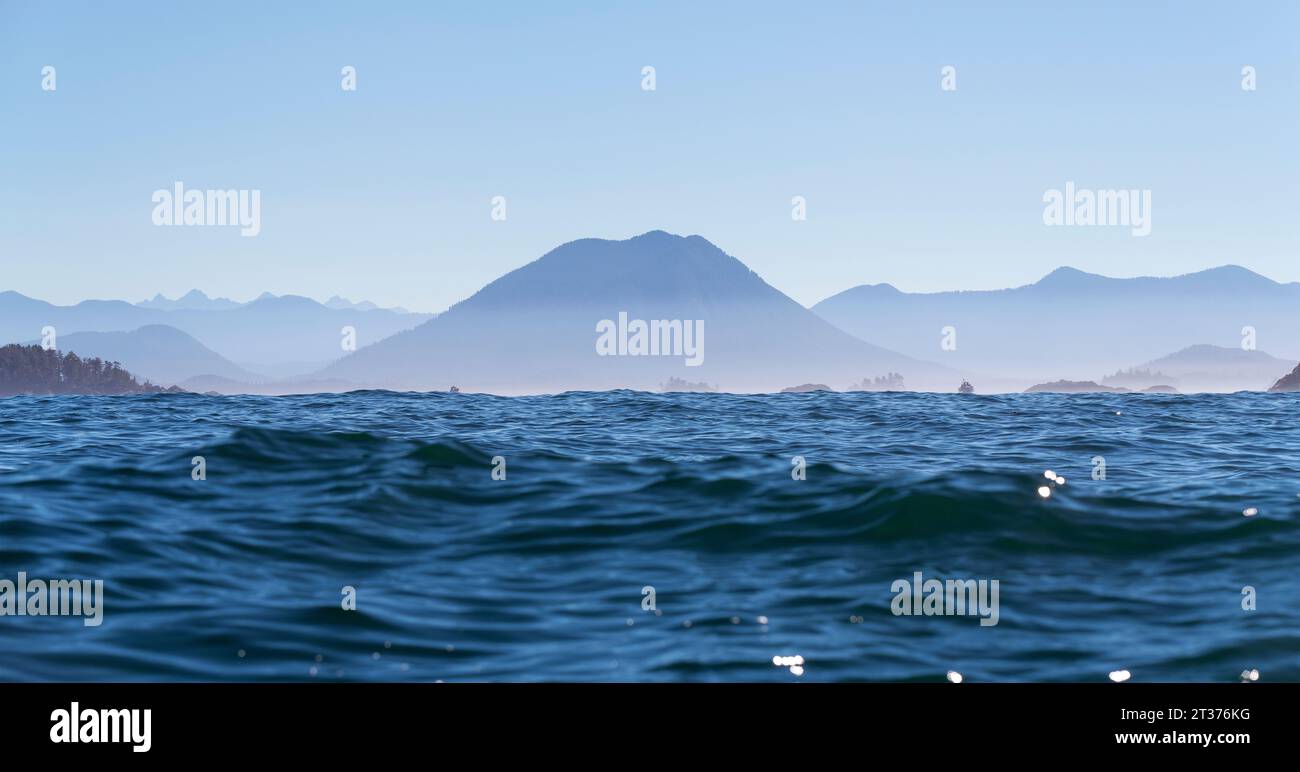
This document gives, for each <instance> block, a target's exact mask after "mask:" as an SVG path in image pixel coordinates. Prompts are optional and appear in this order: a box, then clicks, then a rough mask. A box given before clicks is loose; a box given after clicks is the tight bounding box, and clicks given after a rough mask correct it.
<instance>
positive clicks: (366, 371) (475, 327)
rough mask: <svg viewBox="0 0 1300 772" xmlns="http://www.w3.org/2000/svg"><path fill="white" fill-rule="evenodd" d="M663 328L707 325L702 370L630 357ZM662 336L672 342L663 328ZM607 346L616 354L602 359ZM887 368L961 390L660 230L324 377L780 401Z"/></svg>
mask: <svg viewBox="0 0 1300 772" xmlns="http://www.w3.org/2000/svg"><path fill="white" fill-rule="evenodd" d="M653 320H670V321H671V320H676V321H678V322H679V323H680V327H679V328H677V329H678V330H679V331H680V333H681V335H680V337H677V338H675V339H674V340H676V342H678V343H679V344H684V343H687V342H694V341H695V340H696V339H697V338H698V334H699V324H698V323H697V322H699V323H702V325H703V328H702V329H703V348H702V350H700V351H699V352H697V353H698V354H699V360H700V363H699V364H698V365H695V366H692V365H688V364H687V361H688V360H690V359H692V356H691V352H689V351H688V348H689V347H688V346H685V345H681V346H679V347H678V348H677V349H676V355H672V356H664V355H657V356H654V355H651V356H631V355H619V354H617V351H618V350H619V341H620V340H626V341H627V347H626V349H625V350H626V351H632V350H634V349H635V346H636V343H637V341H638V340H640V341H644V340H645V337H644V334H643V333H644V331H643V330H642V331H641V333H640V334H639V333H638V331H637V330H638V328H637V326H636V325H637V322H638V321H641V322H647V323H648V322H649V321H653ZM625 336H626V337H625ZM688 336H690V337H689V339H688ZM655 337H658V338H659V339H661V340H662V339H663V336H662V330H660V335H659V336H655ZM598 345H602V346H608V348H606V349H604V350H606V351H611V350H612V351H614V352H615V353H614V354H613V355H608V356H602V355H601V354H600V353H598V350H597V349H598ZM889 372H899V373H902V375H903V376H905V377H906V378H907V381H908V383H909V385H910V386H912V387H913V388H918V389H922V388H926V387H927V385H930V386H931V387H934V388H944V389H946V390H950V389H952V388H953V387H954V386H955V385H956V383H957V382H958V381H959V380H960V378H959V376H958V375H957V374H956V373H954V372H953V371H951V370H948V369H947V368H943V367H941V366H938V365H935V364H932V363H929V362H924V361H921V360H918V359H913V358H911V357H907V356H903V355H901V354H898V353H896V352H893V351H889V350H886V349H883V348H880V347H879V346H875V345H872V344H870V343H867V342H865V341H862V340H859V339H856V338H854V337H852V336H850V335H848V334H847V333H845V332H843V331H842V330H839V329H837V328H835V327H834V326H832V325H831V324H829V323H827V322H826V321H825V320H823V319H821V318H819V317H818V316H817V315H815V314H813V313H811V312H810V311H808V309H806V308H804V307H803V306H801V305H799V304H798V303H796V302H795V301H794V300H792V299H790V298H789V297H787V296H786V295H784V294H782V293H781V292H779V291H778V290H776V289H774V288H773V287H771V286H770V285H769V284H767V283H766V282H765V281H763V280H762V279H761V278H759V276H758V275H757V274H755V273H754V272H753V271H751V270H750V269H749V268H748V267H746V266H745V265H744V264H743V263H742V262H740V261H739V260H737V259H736V258H734V257H731V256H730V255H728V254H726V253H725V252H723V251H722V250H721V249H718V248H717V247H715V246H714V245H713V244H711V243H709V242H708V241H707V240H705V239H704V238H702V237H700V236H689V237H682V236H676V235H672V234H669V233H665V232H663V231H651V232H649V233H645V234H642V235H640V236H637V237H635V238H631V239H627V240H625V241H607V240H603V239H582V240H579V241H573V242H569V243H567V244H564V245H562V246H560V247H557V248H556V249H554V250H552V251H550V252H548V253H547V254H546V255H544V256H542V257H541V258H539V259H537V260H535V261H533V262H531V263H529V264H527V265H525V266H523V267H522V268H518V269H516V270H514V271H511V272H510V273H507V274H505V275H504V276H502V277H500V278H498V279H497V280H495V281H493V282H492V283H490V284H488V285H487V286H486V287H484V288H483V289H481V290H479V291H478V292H477V293H475V294H474V295H473V296H471V297H470V298H468V299H467V300H464V301H462V302H460V303H458V304H456V305H455V306H453V307H452V308H451V309H449V310H448V311H446V312H445V313H443V314H441V315H440V316H438V317H437V318H435V319H432V320H430V321H427V322H425V323H424V324H422V325H420V326H419V327H416V328H415V329H413V330H410V331H407V332H402V333H398V334H397V335H394V336H392V337H391V338H388V339H386V340H383V341H380V342H378V343H376V344H374V345H371V346H368V347H366V348H364V349H361V350H359V351H357V352H356V353H355V354H352V355H350V356H348V357H345V358H344V359H341V360H339V361H338V362H336V363H334V364H333V365H331V366H329V367H327V368H326V369H324V370H323V371H322V372H321V373H320V376H321V377H323V378H340V379H343V380H347V381H351V382H357V383H364V384H367V385H371V386H384V387H388V388H409V389H447V388H448V387H449V386H451V385H456V386H459V387H460V388H461V389H462V390H464V391H488V392H496V393H536V392H550V391H564V390H579V389H591V390H598V389H610V388H619V387H633V388H642V389H647V390H653V389H656V388H657V384H659V383H662V382H664V381H667V380H668V379H670V378H682V379H686V380H688V381H692V382H698V381H706V382H708V383H710V384H716V385H717V386H718V388H719V389H721V390H723V391H775V390H777V389H779V388H781V387H782V386H784V385H786V384H789V383H804V382H821V383H828V384H839V385H848V384H850V383H855V382H858V381H860V380H862V379H863V378H864V377H871V376H881V375H884V374H886V373H889Z"/></svg>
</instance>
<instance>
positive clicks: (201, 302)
mask: <svg viewBox="0 0 1300 772" xmlns="http://www.w3.org/2000/svg"><path fill="white" fill-rule="evenodd" d="M136 305H137V306H139V307H141V308H152V309H154V310H157V311H177V310H181V309H185V310H188V311H224V310H226V309H229V308H237V307H239V305H240V304H239V303H236V302H235V301H233V300H228V299H226V298H210V297H208V296H207V295H205V294H203V292H201V291H200V290H196V289H192V290H190V291H189V292H187V293H185V294H184V295H182V296H181V297H179V298H177V299H175V300H169V299H168V298H165V297H163V296H162V293H158V294H157V295H154V296H153V299H152V300H141V301H140V302H139V303H136Z"/></svg>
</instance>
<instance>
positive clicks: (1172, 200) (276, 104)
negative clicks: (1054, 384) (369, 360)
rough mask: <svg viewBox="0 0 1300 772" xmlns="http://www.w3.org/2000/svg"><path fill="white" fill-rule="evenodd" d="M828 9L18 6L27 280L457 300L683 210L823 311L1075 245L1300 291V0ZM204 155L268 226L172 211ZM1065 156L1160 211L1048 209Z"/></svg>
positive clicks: (8, 160) (3, 73)
mask: <svg viewBox="0 0 1300 772" xmlns="http://www.w3.org/2000/svg"><path fill="white" fill-rule="evenodd" d="M976 5H984V6H986V7H985V8H984V9H977V8H975V7H974V6H976ZM371 6H373V7H371ZM802 6H803V4H793V3H757V2H734V3H733V2H726V3H724V2H710V3H700V2H601V3H596V2H589V3H562V2H548V3H524V2H498V3H491V4H488V3H475V4H468V3H461V4H455V5H452V4H450V3H409V4H408V3H384V2H377V3H368V4H358V3H320V4H316V3H288V2H285V3H278V2H277V3H264V2H262V3H242V2H223V3H219V4H198V3H193V4H180V3H175V4H166V5H163V6H159V5H157V4H152V3H143V2H139V3H137V2H124V3H113V4H109V3H75V4H69V3H59V2H48V3H46V2H42V3H39V4H38V3H27V2H13V0H0V99H2V100H3V103H4V105H5V109H4V111H3V114H2V117H0V175H2V179H3V184H2V185H0V290H3V289H13V290H17V291H19V292H23V293H24V294H29V295H33V296H37V297H41V298H43V299H47V300H51V301H54V302H61V303H69V302H76V301H78V300H81V299H84V298H88V297H120V298H125V299H129V300H138V299H141V298H144V297H149V296H152V295H153V294H154V293H156V292H163V293H164V294H167V295H171V296H174V295H178V294H180V293H182V292H184V291H186V290H188V289H190V288H192V287H199V288H201V289H203V290H205V291H206V292H208V293H209V294H213V295H223V296H229V297H232V298H235V299H237V300H245V299H250V298H252V297H253V296H255V295H257V294H258V293H260V292H262V291H271V292H275V293H277V294H279V293H296V294H303V295H308V296H311V297H316V298H318V299H324V298H326V297H328V296H330V295H334V294H341V295H344V296H347V297H350V298H352V299H353V300H358V299H369V300H373V301H375V302H379V303H381V304H384V305H390V304H400V305H403V306H406V307H408V308H411V309H416V310H427V311H437V310H441V309H443V308H445V307H446V306H448V305H449V304H451V303H454V302H456V301H457V300H460V299H462V298H464V297H466V296H468V295H469V294H471V293H472V292H474V291H475V290H476V289H478V288H479V287H481V286H482V285H483V284H485V283H487V282H488V281H491V280H492V279H494V278H495V277H497V276H499V275H500V274H502V273H504V272H506V271H508V270H511V269H513V268H516V267H518V266H520V265H522V264H524V263H526V262H528V261H530V260H533V259H535V258H537V257H539V256H540V255H541V254H543V253H544V252H546V251H547V250H549V249H551V248H552V247H554V246H556V245H558V244H560V243H563V242H565V241H570V240H572V239H575V238H581V237H586V236H597V237H605V238H625V237H629V236H632V235H636V234H638V233H641V232H644V231H647V230H652V229H656V228H659V229H664V230H668V231H672V232H675V233H681V234H690V233H698V234H701V235H703V236H705V237H706V238H708V239H710V240H711V241H713V242H714V243H716V244H717V245H718V246H720V247H721V248H723V249H724V250H726V251H727V252H729V253H731V254H733V255H735V256H736V257H738V258H740V259H741V260H743V261H745V262H746V263H747V264H748V265H749V266H750V267H751V268H753V269H754V270H756V271H758V273H759V274H761V275H762V276H763V277H764V278H765V279H767V280H768V281H769V282H770V283H772V284H773V285H775V286H776V287H778V288H779V289H782V290H783V291H785V292H787V293H788V294H790V295H792V296H793V297H794V298H795V299H797V300H799V301H800V302H803V303H805V304H811V303H814V302H816V301H818V300H821V299H822V298H824V297H826V296H828V295H831V294H833V293H835V292H837V291H839V290H842V289H845V288H847V287H850V286H854V285H857V284H862V283H876V282H889V283H892V284H894V285H896V286H898V287H900V288H902V289H905V290H910V291H933V290H946V289H984V288H996V287H1004V286H1014V285H1018V284H1024V283H1028V282H1031V281H1034V280H1036V279H1037V278H1039V277H1040V276H1042V275H1043V274H1045V273H1047V272H1048V271H1050V270H1051V269H1053V268H1055V267H1057V266H1059V265H1063V264H1069V265H1074V266H1076V267H1079V268H1082V269H1084V270H1090V271H1096V272H1099V273H1105V274H1109V275H1116V276H1131V275H1142V274H1157V275H1168V274H1178V273H1186V272H1189V271H1194V270H1199V269H1202V268H1206V267H1210V266H1213V265H1219V264H1223V263H1230V262H1231V263H1238V264H1242V265H1245V266H1247V267H1249V268H1252V269H1254V270H1256V271H1259V272H1261V273H1264V274H1265V275H1268V276H1271V277H1273V278H1275V279H1278V280H1284V281H1297V280H1300V259H1298V258H1300V254H1298V252H1300V249H1298V247H1300V185H1298V184H1297V178H1298V175H1300V151H1297V147H1296V137H1297V129H1300V120H1297V119H1298V118H1300V47H1297V46H1296V44H1295V30H1296V29H1297V28H1300V4H1296V3H1291V2H1276V3H1241V4H1237V3H1175V2H1167V3H1154V2H1153V3H1132V2H1116V3H1089V4H1087V7H1079V8H1066V7H1064V6H1061V5H1060V4H1054V3H1052V4H1048V3H1028V2H1026V3H978V4H977V3H966V2H953V3H944V2H924V1H917V2H902V3H900V2H890V3H863V2H844V3H838V2H837V3H819V2H812V3H808V4H807V7H802ZM1132 6H1141V7H1132ZM46 65H52V66H54V67H56V68H57V79H58V80H57V85H58V88H57V91H55V92H45V91H42V90H41V88H40V85H41V68H42V67H43V66H46ZM344 65H352V66H355V67H356V68H357V73H358V78H357V90H356V91H355V92H345V91H343V90H342V89H341V88H340V79H341V76H340V69H341V68H342V67H343V66H344ZM645 65H652V66H654V67H655V68H656V71H657V88H656V90H655V91H652V92H648V91H643V90H642V89H641V79H642V78H641V68H642V67H643V66H645ZM945 65H953V66H955V67H956V68H957V90H956V91H953V92H945V91H943V90H941V89H940V69H941V68H942V67H943V66H945ZM1244 65H1252V66H1254V67H1256V69H1257V72H1258V90H1256V91H1253V92H1247V91H1243V90H1242V89H1241V74H1240V72H1241V68H1242V67H1243V66H1244ZM176 180H180V181H183V182H184V183H185V184H186V185H187V186H189V187H195V188H256V189H259V190H261V196H262V218H261V219H262V231H261V234H260V235H258V236H257V237H255V238H243V237H241V236H240V235H239V234H238V231H237V229H231V228H165V227H156V226H154V225H153V224H152V222H151V219H150V215H151V212H152V209H153V204H152V203H151V201H150V196H151V195H152V193H153V191H154V190H156V189H159V188H170V187H171V184H172V182H173V181H176ZM1067 180H1072V181H1074V182H1075V184H1076V186H1079V187H1083V188H1094V189H1101V188H1139V189H1150V190H1151V191H1152V220H1153V223H1152V233H1151V235H1150V236H1147V237H1145V238H1135V237H1133V236H1131V235H1129V231H1128V229H1124V228H1099V227H1095V228H1078V227H1076V228H1068V227H1060V228H1049V227H1046V226H1044V225H1043V223H1042V209H1043V204H1042V196H1043V193H1044V191H1045V190H1048V189H1051V188H1062V187H1063V186H1064V184H1065V182H1066V181H1067ZM496 195H503V196H506V197H507V201H508V210H507V211H508V219H507V220H506V221H505V222H496V221H493V220H492V219H491V218H490V216H489V214H490V211H491V204H490V200H491V198H492V197H493V196H496ZM795 195H802V196H804V197H805V198H806V200H807V202H808V219H807V220H806V221H804V222H796V221H793V220H792V219H791V217H790V208H791V207H790V199H791V197H792V196H795Z"/></svg>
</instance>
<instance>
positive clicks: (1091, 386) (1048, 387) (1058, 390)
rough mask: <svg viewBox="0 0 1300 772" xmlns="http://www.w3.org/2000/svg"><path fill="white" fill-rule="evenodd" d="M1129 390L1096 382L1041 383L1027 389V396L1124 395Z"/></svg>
mask: <svg viewBox="0 0 1300 772" xmlns="http://www.w3.org/2000/svg"><path fill="white" fill-rule="evenodd" d="M1127 391H1128V389H1125V388H1121V387H1118V386H1102V385H1101V384H1099V383H1096V382H1095V381H1052V382H1051V383H1040V384H1037V385H1036V386H1030V387H1029V388H1027V389H1025V393H1026V394H1035V393H1039V392H1048V393H1053V394H1091V393H1094V392H1106V393H1120V394H1122V393H1124V392H1127Z"/></svg>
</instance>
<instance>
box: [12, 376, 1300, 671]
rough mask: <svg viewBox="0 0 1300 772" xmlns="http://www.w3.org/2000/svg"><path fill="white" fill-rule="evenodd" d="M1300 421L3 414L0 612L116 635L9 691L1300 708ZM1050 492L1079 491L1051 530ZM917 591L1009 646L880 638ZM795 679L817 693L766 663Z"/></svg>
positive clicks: (774, 411)
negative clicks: (881, 690) (199, 463)
mask: <svg viewBox="0 0 1300 772" xmlns="http://www.w3.org/2000/svg"><path fill="white" fill-rule="evenodd" d="M1298 409H1300V396H1297V395H1280V394H1277V395H1270V394H1237V395H1206V396H1165V395H1050V394H1038V395H1015V396H974V397H961V396H958V395H927V394H906V393H905V394H866V393H856V394H825V393H823V394H788V395H767V396H729V395H689V394H677V395H655V394H642V393H633V392H612V393H603V394H589V393H575V394H565V395H560V396H552V397H529V398H503V397H489V396H474V395H464V394H393V393H386V392H361V393H353V394H347V395H315V396H302V397H278V398H277V397H203V396H198V395H188V394H181V395H149V396H132V397H44V398H40V397H20V398H13V399H5V400H0V579H10V580H14V579H15V578H16V574H17V572H18V571H25V572H26V573H27V574H28V576H29V577H33V578H86V579H103V580H104V582H105V589H104V593H105V598H104V607H105V611H104V617H103V624H102V625H101V626H99V627H86V626H84V625H83V624H82V621H81V619H80V618H76V617H50V616H46V617H16V616H0V678H3V679H9V680H45V679H60V680H65V679H91V680H99V679H106V680H241V681H242V680H296V679H303V680H307V679H317V680H330V679H346V680H395V681H405V680H436V679H443V680H448V681H453V680H581V681H588V680H591V681H606V680H652V681H682V680H747V681H749V680H756V681H769V680H771V681H793V680H803V681H823V680H828V681H830V680H919V681H934V680H940V681H941V680H943V679H944V674H945V673H946V672H947V671H949V670H956V671H959V672H961V673H962V674H964V676H965V679H966V680H967V681H968V682H970V681H984V680H1033V681H1039V680H1081V681H1102V680H1105V679H1106V677H1107V673H1109V672H1110V671H1112V670H1117V669H1127V670H1130V671H1131V672H1132V674H1133V680H1134V681H1143V680H1162V681H1188V680H1191V681H1236V680H1238V679H1239V677H1240V673H1241V672H1242V671H1243V670H1246V669H1258V670H1259V671H1260V674H1261V680H1265V681H1268V680H1300V578H1298V574H1300V519H1298V515H1300V497H1298V494H1300V422H1298V421H1297V413H1298V412H1300V411H1298ZM795 455H800V456H804V457H805V458H806V459H807V479H806V480H803V481H796V480H793V479H792V477H791V470H792V466H791V458H792V457H793V456H795ZM194 456H203V457H204V458H205V459H206V464H207V479H206V480H201V481H196V480H193V479H191V469H192V465H191V460H192V458H193V457H194ZM493 456H503V457H505V459H506V479H505V480H493V479H492V476H491V471H492V463H491V459H492V457H493ZM1094 456H1104V458H1105V461H1106V479H1105V480H1093V479H1092V471H1093V462H1092V459H1093V457H1094ZM1047 469H1051V470H1053V471H1055V472H1057V473H1059V474H1060V475H1063V476H1064V477H1065V478H1066V484H1065V485H1064V486H1063V487H1057V488H1055V490H1054V491H1053V492H1052V493H1051V496H1050V497H1049V498H1046V499H1044V498H1041V497H1040V496H1039V494H1038V493H1037V492H1036V489H1037V488H1038V487H1039V486H1041V485H1044V484H1048V483H1047V481H1046V480H1045V478H1044V477H1043V472H1044V470H1047ZM1049 486H1050V484H1049ZM1251 507H1254V508H1257V509H1258V514H1257V515H1255V516H1253V517H1245V516H1243V514H1242V513H1243V511H1244V510H1246V509H1247V508H1251ZM916 571H921V572H923V575H924V577H926V578H939V579H986V580H992V579H997V580H999V583H1000V596H999V619H998V624H997V625H991V626H981V625H980V624H979V617H976V616H969V615H967V616H958V615H951V616H896V615H894V614H893V613H891V611H890V603H891V600H893V599H894V596H895V593H894V592H892V591H891V584H892V583H893V582H894V581H895V580H898V579H909V580H910V579H911V578H912V575H913V572H916ZM1247 585H1249V586H1252V587H1254V588H1255V591H1256V593H1257V598H1258V601H1257V602H1258V609H1257V610H1255V611H1245V610H1243V609H1242V597H1243V596H1242V588H1243V587H1244V586H1247ZM344 586H352V587H355V588H356V592H357V596H356V597H357V608H356V610H355V611H348V610H344V609H343V608H341V600H342V594H341V593H342V588H343V587H344ZM646 586H652V587H654V588H655V601H656V605H657V610H658V613H655V612H653V611H646V610H643V608H642V599H643V596H642V588H643V587H646ZM241 652H242V653H243V655H242V656H241V655H240V653H241ZM796 655H797V656H802V657H803V658H804V663H805V664H804V671H803V673H802V675H795V674H794V673H792V672H791V671H790V670H789V668H787V667H776V666H774V665H773V662H772V658H773V657H774V656H796Z"/></svg>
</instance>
